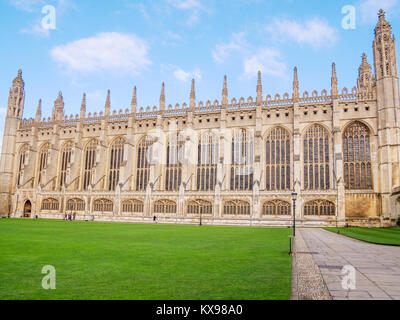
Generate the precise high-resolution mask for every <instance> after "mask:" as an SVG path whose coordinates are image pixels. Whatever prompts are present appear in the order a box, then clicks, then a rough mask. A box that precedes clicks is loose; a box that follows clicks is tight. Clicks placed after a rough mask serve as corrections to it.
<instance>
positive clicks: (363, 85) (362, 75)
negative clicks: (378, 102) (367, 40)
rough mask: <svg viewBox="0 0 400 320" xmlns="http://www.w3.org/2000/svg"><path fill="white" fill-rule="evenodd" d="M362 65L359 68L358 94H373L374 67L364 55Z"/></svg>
mask: <svg viewBox="0 0 400 320" xmlns="http://www.w3.org/2000/svg"><path fill="white" fill-rule="evenodd" d="M361 59H362V60H361V65H360V68H358V79H357V88H358V92H359V93H362V94H366V93H369V92H371V90H372V86H373V79H372V67H371V65H370V64H369V63H368V61H367V55H366V54H365V53H363V54H362V58H361Z"/></svg>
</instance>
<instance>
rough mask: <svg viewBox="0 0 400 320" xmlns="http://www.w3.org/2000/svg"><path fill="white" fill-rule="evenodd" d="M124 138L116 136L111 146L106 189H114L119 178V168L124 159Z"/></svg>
mask: <svg viewBox="0 0 400 320" xmlns="http://www.w3.org/2000/svg"><path fill="white" fill-rule="evenodd" d="M124 145H125V139H124V138H118V139H117V140H116V141H114V143H113V145H112V146H111V154H110V171H109V177H108V190H109V191H115V188H116V187H117V184H118V183H119V179H120V169H121V165H122V162H123V160H124Z"/></svg>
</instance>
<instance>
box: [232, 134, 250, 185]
mask: <svg viewBox="0 0 400 320" xmlns="http://www.w3.org/2000/svg"><path fill="white" fill-rule="evenodd" d="M231 152H232V154H231V170H230V179H231V180H230V189H231V190H235V191H246V190H253V178H254V172H253V163H254V139H253V136H252V134H251V133H249V132H247V131H246V130H245V129H242V130H239V131H237V132H235V133H234V135H233V137H232V148H231Z"/></svg>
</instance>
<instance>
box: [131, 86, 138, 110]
mask: <svg viewBox="0 0 400 320" xmlns="http://www.w3.org/2000/svg"><path fill="white" fill-rule="evenodd" d="M136 110H137V97H136V87H134V88H133V96H132V102H131V112H132V113H136Z"/></svg>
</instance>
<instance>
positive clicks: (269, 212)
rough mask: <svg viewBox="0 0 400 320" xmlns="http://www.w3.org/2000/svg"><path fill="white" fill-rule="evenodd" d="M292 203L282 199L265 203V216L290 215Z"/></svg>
mask: <svg viewBox="0 0 400 320" xmlns="http://www.w3.org/2000/svg"><path fill="white" fill-rule="evenodd" d="M290 208H291V206H290V203H289V202H286V201H282V200H272V201H268V202H266V203H264V205H263V215H264V216H290V215H292V213H291V211H290Z"/></svg>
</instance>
